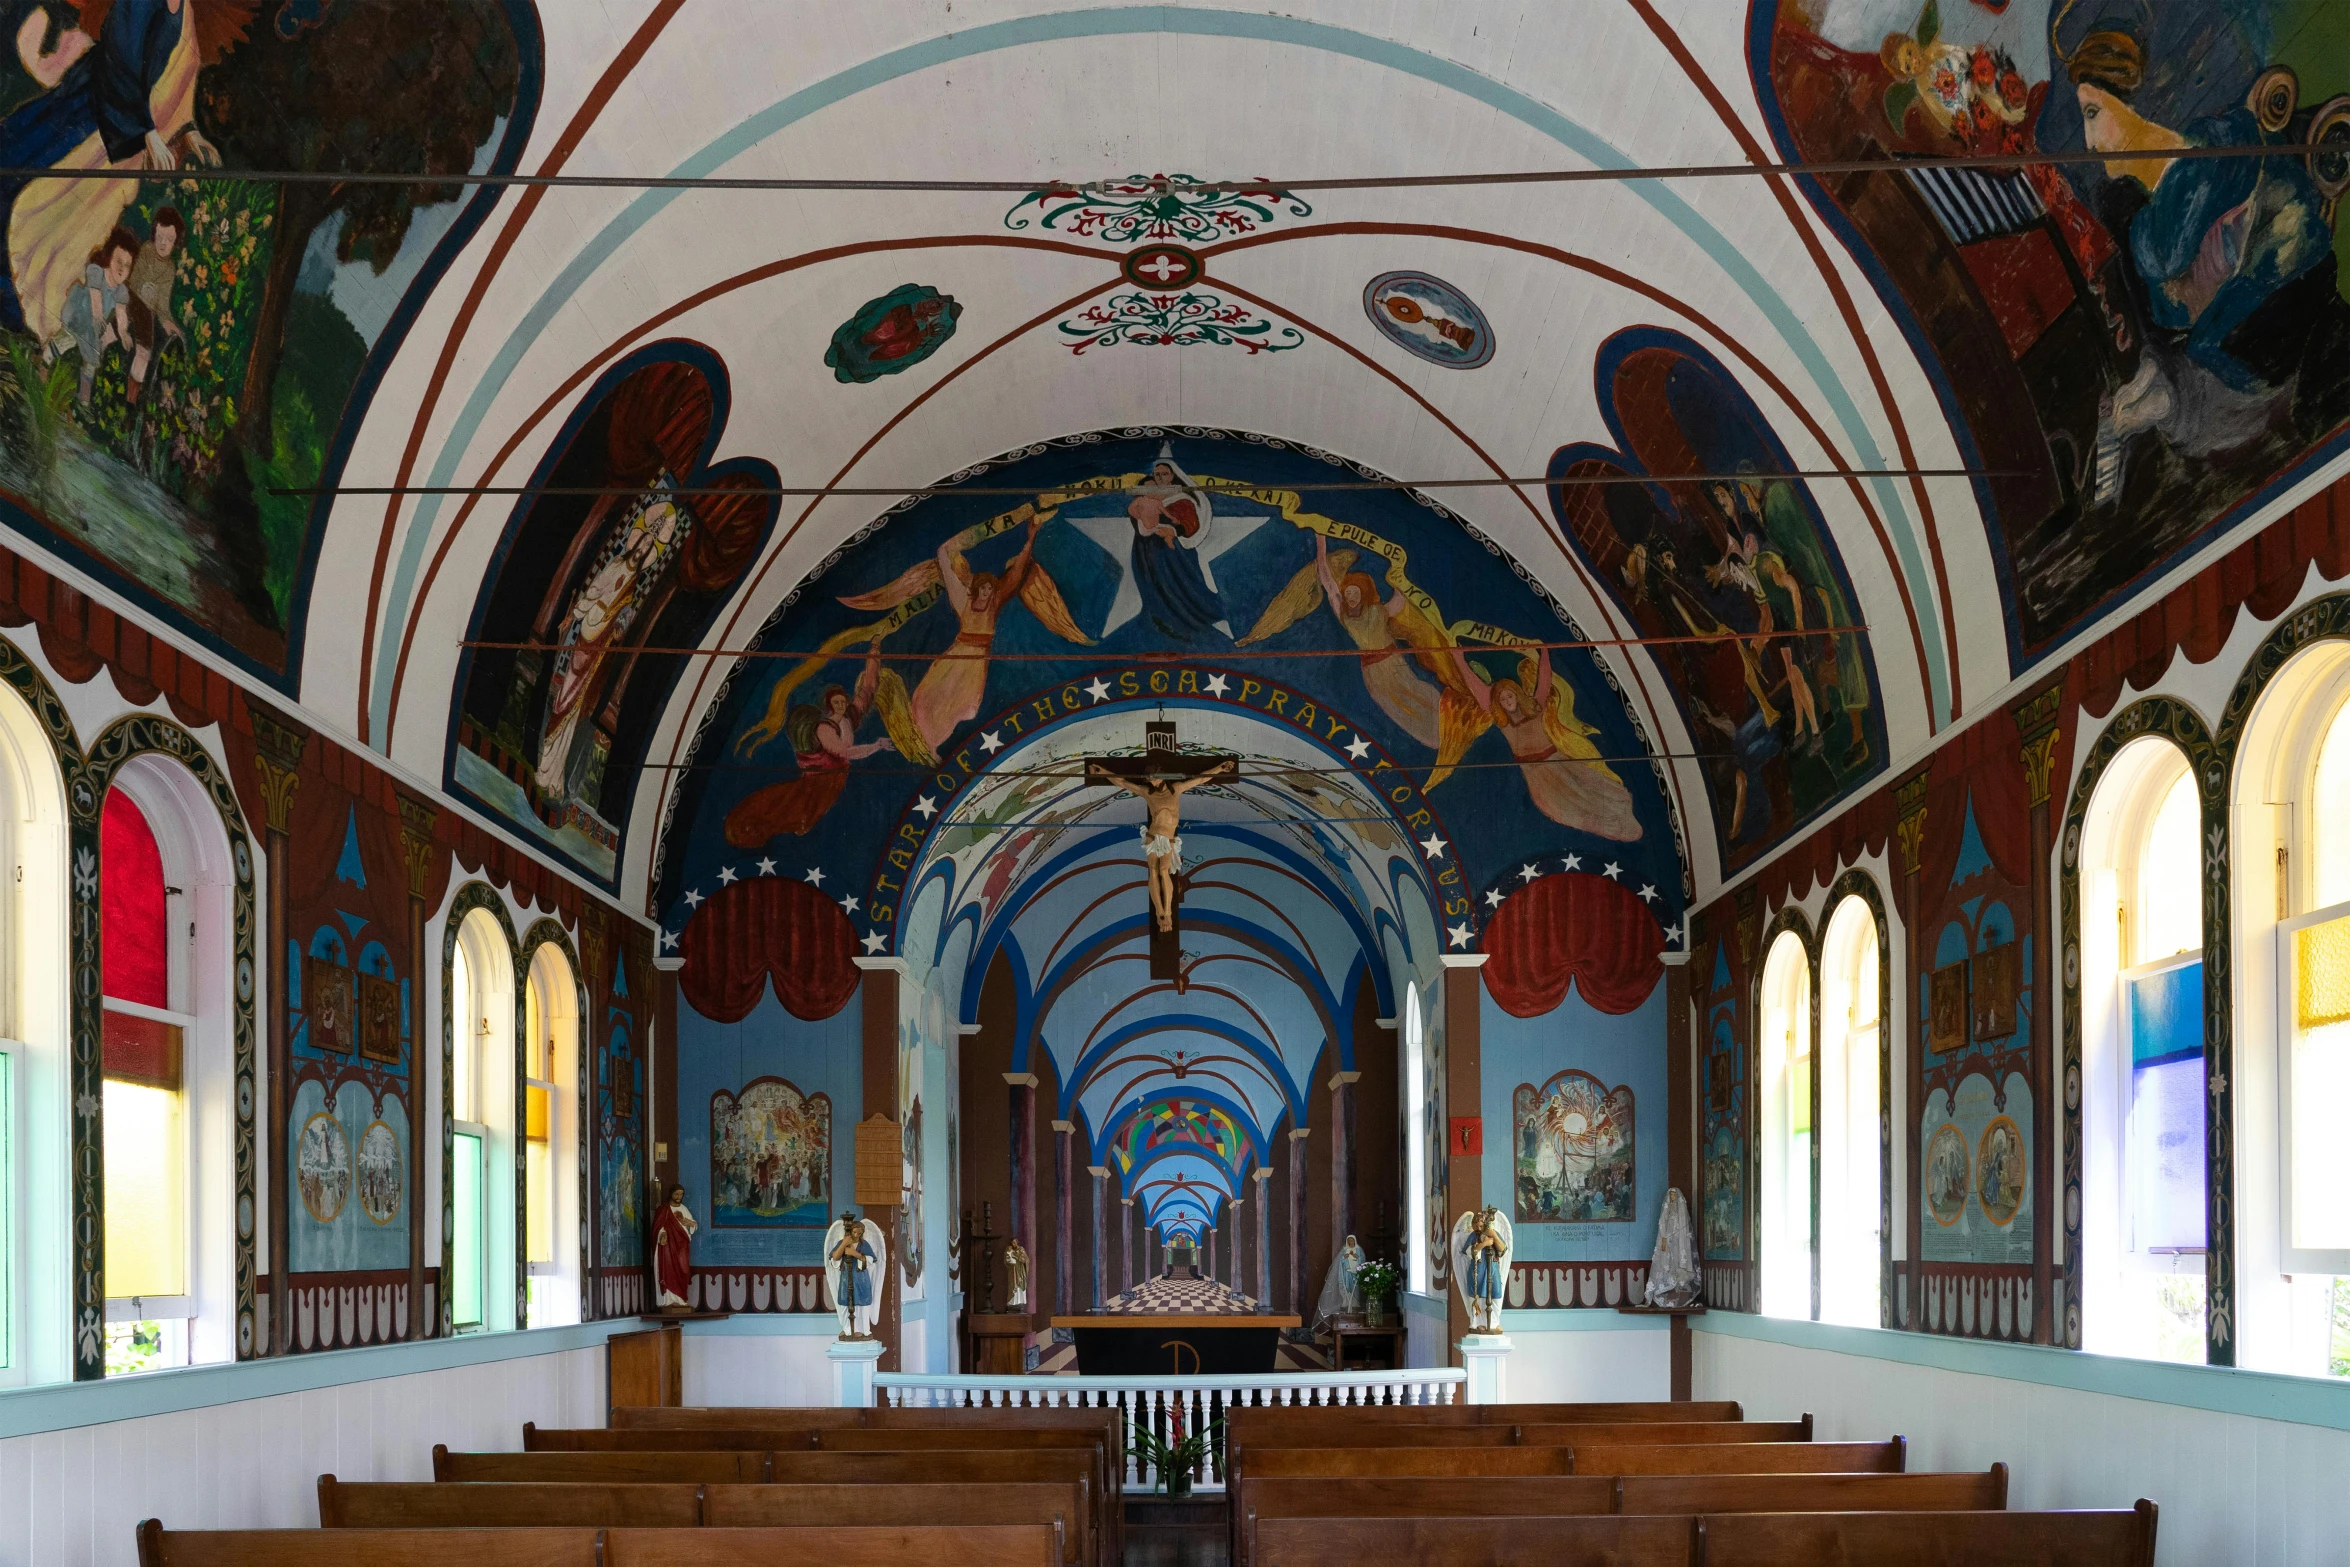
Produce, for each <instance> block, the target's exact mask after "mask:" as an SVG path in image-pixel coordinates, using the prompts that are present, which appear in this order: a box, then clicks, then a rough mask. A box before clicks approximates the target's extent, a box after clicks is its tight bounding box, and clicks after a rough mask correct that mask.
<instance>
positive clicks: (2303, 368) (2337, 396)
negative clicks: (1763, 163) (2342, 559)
mask: <svg viewBox="0 0 2350 1567" xmlns="http://www.w3.org/2000/svg"><path fill="white" fill-rule="evenodd" d="M2322 10H2323V7H2320V6H2317V5H2314V4H2311V3H2308V0H2241V3H2231V4H2225V5H2222V4H2200V5H2196V4H2188V5H2166V6H2131V7H2097V6H2079V5H2072V4H2064V3H2053V0H2016V3H2014V4H2012V5H1997V6H1993V5H1986V4H1983V3H1980V0H1925V3H1924V4H1923V5H1922V6H1921V5H1919V4H1918V3H1916V0H1860V3H1855V4H1840V5H1823V4H1820V3H1819V0H1758V3H1756V4H1755V5H1754V6H1753V7H1752V9H1751V16H1752V23H1751V28H1750V35H1749V52H1750V59H1751V65H1752V69H1753V73H1754V76H1755V80H1756V88H1757V91H1758V93H1759V95H1760V96H1761V99H1762V102H1763V109H1764V116H1765V118H1766V120H1767V121H1768V122H1769V124H1770V127H1771V131H1772V134H1773V135H1774V137H1775V138H1776V140H1777V143H1778V150H1779V152H1780V154H1781V155H1782V156H1784V157H1786V158H1789V159H1793V160H1803V159H1822V160H1860V161H1880V160H1881V161H1882V162H1883V163H1884V164H1885V168H1884V170H1883V171H1882V172H1879V173H1862V174H1858V175H1838V176H1836V177H1835V178H1834V180H1833V182H1827V181H1809V182H1807V188H1808V190H1809V192H1810V194H1811V197H1812V200H1813V202H1814V203H1815V204H1816V205H1818V206H1819V207H1820V209H1821V210H1822V211H1823V212H1824V213H1825V214H1826V215H1827V216H1828V217H1829V219H1830V221H1831V222H1832V223H1833V224H1834V225H1835V227H1836V228H1837V229H1838V230H1839V232H1840V233H1841V234H1842V235H1843V236H1844V238H1845V241H1846V243H1847V244H1848V245H1850V246H1851V248H1852V250H1853V252H1854V254H1855V255H1856V256H1857V257H1858V258H1859V259H1860V261H1861V263H1862V265H1863V267H1864V268H1865V269H1866V270H1867V271H1868V272H1869V273H1870V275H1871V276H1872V278H1873V279H1874V280H1875V282H1876V284H1877V288H1878V291H1879V293H1880V294H1881V295H1882V296H1883V297H1884V300H1885V303H1886V305H1887V306H1888V307H1889V308H1890V309H1891V310H1892V311H1893V312H1894V314H1895V317H1896V319H1897V320H1899V321H1901V322H1902V324H1903V325H1904V327H1905V329H1906V330H1907V332H1908V334H1909V337H1910V340H1911V342H1912V343H1913V344H1914V345H1915V346H1916V348H1917V349H1918V350H1919V352H1920V354H1921V356H1922V358H1923V360H1924V363H1925V365H1926V367H1927V370H1928V372H1929V374H1931V375H1932V376H1933V378H1934V381H1935V387H1936V390H1937V392H1938V393H1939V394H1940V397H1941V400H1942V405H1943V409H1944V412H1945V413H1946V414H1947V415H1948V417H1949V419H1950V421H1951V424H1952V427H1953V429H1954V431H1955V433H1956V434H1957V436H1958V438H1959V440H1960V442H1961V450H1962V452H1963V453H1964V454H1965V456H1966V459H1967V461H1968V462H1969V464H1970V465H1973V466H1979V467H1983V468H1986V469H1994V470H1998V471H1999V474H2000V476H1998V477H1988V476H1987V477H1984V478H1982V479H1979V480H1977V481H1975V482H1976V495H1977V498H1978V500H1979V502H1980V504H1981V505H1982V508H1983V511H1984V513H1985V515H1986V517H1987V519H1988V521H1989V523H1990V533H1991V542H1992V546H1993V551H1994V554H1995V556H1996V557H1997V560H1998V564H1999V570H2000V577H2001V583H2000V585H2001V589H2002V592H2003V595H2004V600H2005V610H2006V616H2007V632H2008V645H2009V652H2010V655H2011V657H2012V659H2013V660H2014V662H2015V664H2016V666H2017V667H2023V666H2026V665H2029V664H2030V663H2032V662H2034V661H2035V660H2037V659H2039V658H2041V657H2043V656H2045V655H2046V654H2047V653H2048V652H2049V651H2050V650H2051V649H2052V648H2053V647H2054V646H2055V645H2056V644H2057V643H2058V642H2059V641H2060V640H2061V639H2062V638H2063V637H2064V636H2065V635H2066V634H2067V633H2068V632H2069V631H2070V630H2072V629H2073V628H2074V627H2076V626H2078V625H2080V624H2081V623H2082V622H2083V621H2084V620H2085V619H2086V618H2087V617H2088V616H2090V615H2091V614H2093V613H2094V612H2095V611H2096V610H2097V609H2098V608H2099V607H2100V606H2102V605H2105V604H2107V603H2110V602H2112V601H2113V600H2115V599H2116V598H2118V597H2119V596H2121V595H2122V594H2123V593H2124V592H2126V591H2127V590H2128V589H2129V588H2131V587H2132V586H2134V585H2135V584H2137V583H2139V582H2142V581H2144V580H2146V579H2147V578H2148V577H2150V576H2152V575H2153V574H2154V573H2156V572H2157V571H2159V570H2161V569H2162V568H2163V567H2164V566H2165V565H2167V564H2168V563H2169V562H2170V561H2172V560H2175V559H2177V558H2179V556H2181V555H2182V554H2184V553H2185V552H2186V551H2187V550H2188V549H2190V548H2192V547H2193V546H2194V545H2195V544H2197V543H2198V542H2200V541H2201V540H2202V539H2203V538H2205V537H2207V536H2208V535H2209V534H2210V532H2211V531H2212V530H2214V529H2215V528H2217V527H2220V526H2223V525H2224V524H2225V523H2226V522H2227V521H2229V520H2230V519H2232V518H2235V517H2239V516H2241V515H2243V514H2244V513H2245V512H2246V511H2247V510H2248V509H2249V508H2250V507H2252V506H2254V505H2256V504H2257V503H2258V502H2259V501H2260V500H2261V499H2262V498H2264V497H2265V496H2267V495H2269V494H2272V493H2274V492H2275V490H2276V489H2277V488H2279V487H2280V486H2281V485H2282V484H2283V483H2285V482H2289V480H2290V479H2291V478H2292V477H2293V476H2295V475H2297V474H2299V473H2301V472H2303V471H2306V470H2307V469H2308V468H2310V467H2311V466H2313V465H2314V464H2315V463H2317V462H2320V461H2323V460H2324V459H2325V458H2326V457H2327V456H2329V455H2331V454H2332V453H2333V452H2334V451H2335V450H2337V449H2339V447H2340V445H2341V443H2342V437H2343V433H2344V428H2345V424H2346V422H2350V305H2346V304H2345V302H2344V296H2343V279H2342V277H2341V272H2340V267H2339V256H2340V253H2341V251H2342V248H2343V246H2344V244H2345V240H2344V239H2343V237H2342V235H2341V233H2340V224H2339V222H2338V217H2337V213H2336V210H2335V207H2336V201H2337V198H2338V197H2339V196H2340V195H2341V193H2342V190H2343V188H2344V187H2345V185H2346V184H2350V164H2346V163H2345V162H2344V160H2342V159H2340V158H2336V157H2333V156H2331V155H2326V156H2323V157H2309V158H2304V157H2301V156H2290V155H2280V156H2276V157H2270V158H2245V159H2235V158H2230V159H2217V160H2167V161H2165V160H2160V159H2150V160H2147V161H2136V162H2128V161H2109V162H2104V163H2083V164H2070V165H2064V166H2061V167H2058V166H2052V165H2039V166H2031V167H2025V168H2021V169H1964V170H1931V171H1926V170H1917V169H1907V170H1905V169H1903V168H1901V167H1900V166H1899V165H1900V162H1901V160H1903V159H1905V158H1914V157H1917V156H1920V155H1951V154H1961V153H2017V152H2030V151H2036V150H2051V151H2072V150H2077V149H2081V148H2084V147H2086V148H2089V149H2092V150H2097V151H2106V152H2118V151H2125V150H2154V151H2159V150H2161V149H2163V148H2166V147H2177V146H2182V145H2198V144H2200V145H2223V144H2225V145H2237V146H2246V145H2258V144H2262V143H2266V144H2269V145H2281V144H2300V143H2303V142H2307V141H2310V140H2313V139H2315V138H2316V136H2318V135H2319V134H2321V133H2327V132H2329V131H2330V132H2331V133H2332V134H2335V135H2339V134H2341V129H2340V128H2341V127H2342V126H2343V124H2344V122H2345V121H2346V120H2350V98H2346V97H2344V96H2343V95H2344V94H2345V92H2350V45H2346V43H2345V39H2344V36H2343V34H2342V32H2341V30H2340V29H2339V28H2338V27H2335V26H2332V25H2328V24H2326V23H2324V22H2323V21H2321V20H2320V17H2319V13H2320V12H2321V11H2322Z"/></svg>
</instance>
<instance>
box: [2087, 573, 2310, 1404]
mask: <svg viewBox="0 0 2350 1567" xmlns="http://www.w3.org/2000/svg"><path fill="white" fill-rule="evenodd" d="M2320 602H2321V603H2324V602H2325V601H2323V600H2321V601H2320ZM2333 602H2334V603H2335V604H2336V605H2338V606H2341V607H2344V608H2350V597H2345V598H2340V599H2336V600H2334V601H2333ZM2307 618H2309V617H2308V614H2307V612H2306V611H2305V612H2304V613H2303V614H2302V615H2298V616H2295V617H2294V621H2289V622H2287V623H2286V626H2285V627H2280V628H2279V634H2280V635H2281V634H2283V633H2285V632H2286V631H2288V630H2289V628H2290V627H2291V626H2292V625H2293V624H2294V623H2295V622H2298V621H2301V620H2304V619H2307ZM2329 634H2331V635H2342V634H2344V633H2343V632H2341V631H2335V632H2331V633H2329ZM2278 640H2279V636H2278V635H2272V636H2271V637H2270V639H2269V641H2268V642H2266V643H2263V644H2262V652H2263V653H2264V654H2265V653H2266V652H2267V651H2268V650H2269V649H2270V648H2271V647H2272V646H2273V645H2275V644H2276V643H2277V642H2278ZM2293 645H2294V646H2298V645H2299V644H2298V643H2295V644H2293ZM2289 656H2290V651H2289V650H2288V651H2287V652H2286V653H2285V654H2282V655H2279V656H2278V657H2276V658H2275V659H2274V660H2273V662H2271V663H2269V665H2268V666H2267V667H2268V671H2269V672H2270V673H2273V672H2274V670H2275V668H2276V666H2277V665H2279V664H2282V663H2283V662H2284V660H2285V658H2286V657H2289ZM2253 662H2254V666H2255V667H2256V668H2257V667H2258V666H2259V665H2260V662H2261V659H2260V657H2259V656H2258V655H2256V656H2255V658H2254V661H2253ZM2266 678H2267V676H2266V675H2265V674H2263V675H2261V676H2259V680H2261V681H2265V680H2266ZM2253 679H2254V676H2253V674H2252V673H2251V672H2249V671H2248V672H2247V674H2246V676H2245V680H2246V681H2252V680H2253ZM2254 689H2255V690H2257V685H2255V686H2254ZM2244 695H2245V684H2244V683H2243V682H2239V683H2238V686H2237V697H2243V696H2244ZM2237 697H2231V698H2230V699H2229V704H2228V710H2229V712H2230V713H2232V714H2238V715H2239V716H2238V719H2237V725H2236V728H2235V730H2233V731H2231V735H2232V736H2233V735H2235V734H2240V733H2241V731H2242V720H2241V716H2240V711H2241V710H2240V709H2239V708H2238V706H2237ZM2246 700H2247V705H2248V700H2249V699H2248V698H2247V699H2246ZM2149 737H2151V738H2155V739H2161V740H2167V741H2169V742H2170V743H2171V744H2173V745H2175V746H2177V747H2178V748H2179V750H2180V751H2181V752H2183V753H2184V754H2185V756H2186V758H2187V765H2188V766H2189V767H2190V768H2191V769H2193V771H2194V774H2195V785H2196V788H2197V790H2198V791H2199V792H2200V793H2201V795H2202V800H2203V1060H2204V1083H2205V1087H2206V1088H2207V1089H2208V1093H2207V1094H2206V1096H2205V1097H2206V1099H2207V1100H2208V1106H2207V1115H2206V1121H2205V1127H2204V1136H2205V1138H2206V1140H2207V1141H2206V1148H2207V1150H2208V1153H2207V1158H2208V1161H2209V1162H2208V1165H2207V1168H2206V1180H2207V1182H2208V1185H2207V1187H2206V1190H2205V1195H2204V1216H2205V1223H2206V1225H2207V1226H2208V1231H2207V1234H2206V1235H2205V1237H2204V1244H2205V1247H2206V1248H2207V1249H2206V1250H2205V1252H2204V1254H2203V1267H2204V1275H2203V1277H2204V1300H2205V1316H2204V1332H2205V1342H2204V1359H2205V1361H2206V1362H2207V1363H2209V1364H2211V1365H2214V1366H2232V1365H2234V1364H2235V1363H2236V1163H2235V1126H2236V1098H2235V1064H2236V1062H2235V1047H2234V1022H2235V1019H2234V1016H2233V1014H2232V1012H2231V1007H2232V1005H2233V1000H2234V995H2235V985H2234V964H2233V962H2232V961H2231V956H2232V955H2231V952H2230V949H2229V945H2228V942H2229V924H2228V874H2229V873H2228V803H2227V802H2228V788H2227V784H2228V771H2229V766H2230V761H2231V759H2232V754H2233V753H2232V746H2233V743H2234V742H2233V738H2231V741H2230V747H2231V749H2230V750H2226V751H2223V750H2222V749H2221V748H2220V747H2219V746H2218V745H2216V744H2215V743H2214V742H2213V740H2212V737H2211V731H2210V730H2208V729H2206V728H2205V727H2204V724H2203V718H2202V715H2201V714H2199V713H2197V712H2196V711H2195V709H2194V708H2192V707H2189V706H2188V705H2187V704H2186V703H2184V702H2182V701H2180V700H2178V699H2177V698H2176V697H2169V696H2150V697H2144V698H2141V699H2140V700H2138V701H2136V702H2132V703H2131V704H2130V705H2129V706H2128V707H2125V708H2123V709H2122V710H2121V711H2120V712H2119V713H2116V714H2115V715H2114V716H2113V720H2112V722H2110V723H2108V724H2107V725H2106V726H2105V728H2104V730H2103V731H2102V732H2100V733H2099V734H2098V736H2097V739H2096V742H2095V743H2094V744H2092V745H2091V746H2090V747H2089V749H2088V752H2087V753H2086V755H2085V756H2084V758H2083V760H2082V762H2081V767H2080V771H2079V773H2078V775H2077V776H2076V777H2075V778H2074V780H2073V792H2072V799H2071V803H2070V804H2069V805H2068V806H2067V808H2066V810H2065V815H2064V833H2063V836H2062V837H2061V838H2060V839H2059V840H2058V842H2059V844H2060V845H2061V850H2060V852H2061V855H2062V865H2061V871H2060V892H2059V895H2058V905H2059V919H2060V921H2061V931H2060V936H2061V939H2062V941H2063V943H2064V945H2063V952H2064V974H2063V978H2062V983H2063V987H2064V1035H2063V1041H2062V1046H2061V1048H2062V1050H2063V1062H2064V1317H2063V1320H2062V1323H2061V1331H2062V1333H2063V1335H2064V1340H2063V1342H2064V1346H2065V1347H2066V1348H2067V1349H2079V1348H2080V1347H2081V1082H2082V1068H2081V828H2082V824H2083V822H2084V821H2086V819H2087V818H2088V815H2089V804H2090V801H2091V800H2092V799H2094V798H2095V797H2096V793H2097V785H2098V782H2099V781H2100V780H2101V779H2102V778H2103V777H2104V776H2105V770H2106V768H2108V767H2109V766H2111V765H2112V763H2113V759H2114V757H2115V756H2116V755H2118V754H2119V753H2120V751H2121V749H2122V747H2124V746H2126V745H2128V744H2129V743H2130V742H2131V741H2133V740H2143V739H2147V738H2149Z"/></svg>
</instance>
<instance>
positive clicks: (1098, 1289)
mask: <svg viewBox="0 0 2350 1567" xmlns="http://www.w3.org/2000/svg"><path fill="white" fill-rule="evenodd" d="M1085 1173H1086V1174H1088V1175H1090V1176H1092V1177H1093V1309H1094V1310H1096V1311H1099V1310H1101V1309H1102V1307H1103V1306H1104V1305H1106V1304H1107V1303H1108V1301H1107V1297H1106V1296H1105V1295H1104V1294H1103V1286H1104V1281H1105V1280H1106V1279H1107V1278H1108V1276H1109V1270H1110V1232H1109V1230H1108V1228H1107V1227H1106V1221H1107V1215H1108V1203H1109V1191H1110V1170H1109V1166H1107V1165H1101V1164H1089V1165H1087V1166H1086V1167H1085Z"/></svg>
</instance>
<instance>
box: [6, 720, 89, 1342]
mask: <svg viewBox="0 0 2350 1567" xmlns="http://www.w3.org/2000/svg"><path fill="white" fill-rule="evenodd" d="M65 863H66V855H65V783H64V777H63V774H62V773H61V772H60V771H59V768H58V765H57V753H56V751H55V749H54V748H53V747H52V746H51V744H50V741H49V737H48V735H47V734H46V733H45V732H44V731H43V730H42V728H41V725H40V722H39V720H38V719H36V718H35V717H34V716H33V711H32V709H31V708H30V707H28V706H27V705H26V704H25V702H24V700H23V698H21V697H19V696H18V695H17V694H16V693H15V691H13V690H11V689H9V688H7V687H5V686H0V1387H9V1386H15V1385H18V1384H21V1383H26V1382H58V1381H64V1380H65V1379H66V1378H68V1377H70V1376H71V1375H72V1374H73V1345H72V1307H73V1285H72V1277H73V1268H72V1256H73V1241H72V1216H73V1198H72V1189H73V1188H72V1177H71V1157H70V1148H71V1126H70V1123H69V1117H68V1108H69V1104H68V1102H69V1100H70V1098H71V1096H70V1094H69V1093H68V1092H67V1082H68V1075H67V1068H68V1063H69V1060H70V1057H71V1047H70V1044H69V1035H68V1030H69V1024H68V1021H67V1009H66V999H67V995H68V990H67V983H66V972H67V964H68V957H67V952H66V931H67V928H68V924H67V917H66V874H65Z"/></svg>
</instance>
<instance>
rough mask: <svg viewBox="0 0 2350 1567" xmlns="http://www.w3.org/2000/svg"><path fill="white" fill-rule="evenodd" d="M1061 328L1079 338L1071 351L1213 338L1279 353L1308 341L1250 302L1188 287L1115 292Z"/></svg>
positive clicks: (1168, 345) (1211, 340) (1225, 344)
mask: <svg viewBox="0 0 2350 1567" xmlns="http://www.w3.org/2000/svg"><path fill="white" fill-rule="evenodd" d="M1061 330H1062V331H1063V332H1065V333H1067V334H1068V335H1069V336H1071V337H1073V338H1076V339H1077V341H1076V342H1074V343H1071V344H1070V345H1069V352H1071V353H1072V354H1082V353H1084V352H1085V351H1086V350H1087V349H1089V348H1107V347H1110V346H1111V345H1112V344H1116V343H1135V344H1140V345H1142V346H1144V347H1149V348H1189V347H1190V346H1192V345H1193V344H1194V343H1214V344H1217V345H1218V346H1221V347H1231V348H1245V349H1247V350H1248V351H1249V352H1250V353H1252V354H1263V353H1276V354H1277V353H1280V352H1281V351H1282V350H1284V349H1289V348H1295V347H1297V346H1298V345H1300V344H1301V343H1303V342H1304V341H1305V340H1306V338H1305V334H1304V333H1303V332H1300V331H1299V330H1298V329H1297V328H1296V327H1293V326H1284V327H1282V328H1281V329H1280V331H1279V332H1278V333H1276V332H1275V331H1274V326H1273V323H1272V322H1270V321H1267V320H1263V319H1261V318H1259V317H1258V316H1257V315H1256V314H1255V313H1254V312H1252V311H1250V310H1249V308H1248V307H1247V306H1246V305H1235V304H1229V303H1227V302H1226V301H1225V300H1224V298H1223V296H1221V295H1218V294H1198V293H1189V292H1186V293H1182V294H1148V293H1133V294H1112V295H1111V296H1110V297H1109V298H1107V299H1105V300H1103V301H1101V302H1100V303H1099V304H1094V305H1088V306H1087V307H1086V308H1085V309H1083V310H1081V311H1079V312H1078V313H1077V314H1076V315H1075V316H1073V317H1071V318H1070V319H1069V320H1066V321H1063V322H1062V323H1061Z"/></svg>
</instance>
